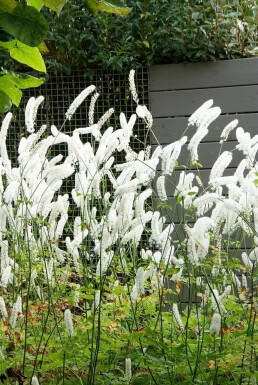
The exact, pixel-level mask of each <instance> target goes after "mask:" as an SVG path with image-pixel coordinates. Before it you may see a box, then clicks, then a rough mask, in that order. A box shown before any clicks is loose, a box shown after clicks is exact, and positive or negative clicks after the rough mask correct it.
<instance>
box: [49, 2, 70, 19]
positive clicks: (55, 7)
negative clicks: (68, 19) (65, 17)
mask: <svg viewBox="0 0 258 385" xmlns="http://www.w3.org/2000/svg"><path fill="white" fill-rule="evenodd" d="M67 1H68V0H45V6H46V7H48V8H50V9H52V11H54V12H56V14H57V16H59V15H60V12H61V11H62V9H63V7H64V6H65V4H66V3H67Z"/></svg>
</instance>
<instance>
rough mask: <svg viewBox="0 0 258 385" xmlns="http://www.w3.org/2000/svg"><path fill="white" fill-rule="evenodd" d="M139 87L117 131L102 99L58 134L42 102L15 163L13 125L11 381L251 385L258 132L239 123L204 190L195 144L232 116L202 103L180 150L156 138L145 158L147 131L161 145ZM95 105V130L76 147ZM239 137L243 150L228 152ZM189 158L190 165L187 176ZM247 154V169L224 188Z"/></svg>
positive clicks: (4, 375)
mask: <svg viewBox="0 0 258 385" xmlns="http://www.w3.org/2000/svg"><path fill="white" fill-rule="evenodd" d="M129 84H130V90H131V93H132V97H133V100H134V101H135V112H136V113H135V114H133V115H132V116H130V117H129V116H127V117H126V116H125V115H124V114H123V112H121V114H120V127H116V128H113V127H108V122H109V118H110V116H111V115H112V114H113V113H114V110H113V109H112V108H111V109H109V110H108V111H107V112H106V113H105V114H104V115H103V116H102V117H101V118H100V119H99V121H97V122H96V121H95V120H94V105H95V103H96V100H97V98H98V93H97V92H96V90H95V87H94V86H90V87H88V88H86V89H85V90H84V91H83V92H82V93H81V94H80V95H79V96H78V97H77V98H76V99H75V100H74V102H73V103H72V104H71V105H70V107H69V108H68V110H67V112H66V115H65V118H64V123H63V125H62V127H58V128H57V127H56V126H54V125H52V126H51V127H47V126H46V125H40V124H39V122H37V119H36V114H37V109H38V108H39V107H40V105H41V103H43V101H44V98H43V97H42V96H40V97H38V98H31V99H30V100H29V102H28V104H27V107H26V111H25V125H26V129H27V136H26V137H22V138H21V140H20V144H19V147H18V149H17V158H16V159H10V158H9V156H8V148H7V145H6V137H7V133H8V129H9V130H10V129H12V126H11V124H12V123H11V122H12V114H11V113H10V112H9V113H7V114H6V116H5V118H4V120H3V123H2V127H1V133H0V170H1V172H0V200H1V206H0V248H1V278H0V290H1V296H0V313H1V321H0V322H1V323H0V348H1V350H0V380H1V381H2V383H4V384H32V385H38V384H42V385H43V384H46V385H54V384H55V385H65V384H67V385H75V384H76V385H77V384H81V385H86V384H87V385H93V384H94V385H102V384H103V385H104V384H105V385H106V384H113V385H122V384H123V385H126V384H127V385H129V384H135V385H136V384H139V385H141V384H142V385H143V384H144V385H145V384H153V385H154V384H155V385H164V384H165V385H168V384H171V385H172V384H173V385H174V384H184V385H188V384H207V385H211V384H213V385H215V384H217V385H221V384H239V385H240V384H249V385H254V384H256V383H257V373H258V368H257V366H258V362H257V346H258V345H257V343H258V340H257V339H258V337H257V264H258V188H257V185H258V167H257V161H256V153H257V150H258V135H255V136H254V137H253V138H251V137H250V134H249V133H248V132H245V131H244V129H243V128H241V127H238V121H237V120H234V121H233V122H231V123H230V124H229V125H227V126H226V127H225V128H224V129H223V130H222V133H221V151H220V153H219V154H218V158H217V160H216V162H215V163H214V165H213V167H212V169H211V172H210V175H209V181H208V183H207V184H204V182H203V181H202V180H201V179H200V173H199V170H200V169H201V168H202V165H201V164H200V163H199V158H198V145H199V143H200V142H201V140H202V139H203V138H204V137H205V136H206V135H207V133H208V129H209V125H210V124H211V123H212V122H213V121H214V120H215V119H216V118H218V116H219V115H220V113H221V110H220V108H219V107H214V106H213V101H212V100H209V101H207V102H205V103H204V104H203V105H202V106H201V107H200V108H199V109H198V110H197V111H196V112H194V113H193V115H192V116H191V117H190V118H189V125H188V127H186V131H185V133H184V134H183V135H182V137H181V138H179V139H178V141H176V142H174V143H171V144H169V145H166V146H164V147H162V146H160V145H158V146H156V148H155V149H151V147H150V146H148V141H147V138H146V143H145V149H144V150H142V151H139V152H138V153H137V152H135V151H134V149H133V148H132V147H131V145H130V143H131V140H132V138H133V137H134V132H133V127H134V124H135V122H136V119H141V120H142V121H144V122H145V124H146V126H147V129H148V130H149V132H151V130H152V125H153V120H152V116H151V113H150V112H149V110H148V109H147V107H146V106H144V105H141V104H140V101H139V99H138V95H137V90H136V87H135V83H134V71H131V72H130V75H129ZM87 97H91V99H90V101H89V112H88V126H87V127H78V128H76V129H75V130H74V131H73V133H72V134H71V135H68V134H66V130H65V125H66V122H67V121H69V120H71V119H73V114H74V113H75V111H76V109H77V108H83V104H84V103H85V101H86V100H87V99H86V98H87ZM9 126H10V127H9ZM106 126H107V127H108V128H106ZM190 126H194V127H195V128H196V130H195V133H194V135H190V136H189V137H188V136H187V135H188V128H189V127H190ZM233 130H235V133H236V138H237V142H238V144H237V145H236V146H235V147H234V148H232V150H231V151H228V150H227V151H225V150H224V149H223V145H224V143H225V142H226V141H227V138H228V135H229V133H231V132H233ZM48 131H49V133H47V132H48ZM50 131H51V132H50ZM231 134H232V133H231ZM134 140H137V138H135V137H134ZM56 148H57V149H59V150H60V151H59V150H58V151H59V152H60V153H58V151H57V150H56ZM183 148H187V151H189V157H188V158H187V159H185V160H184V164H181V163H180V162H179V156H180V153H181V150H182V149H183ZM237 152H240V153H241V154H242V161H241V162H240V164H239V166H238V167H237V169H236V170H235V172H234V173H233V174H232V175H229V176H225V170H226V168H227V167H228V166H229V165H230V163H231V161H232V158H233V156H234V155H235V154H236V153H237ZM65 180H68V181H69V183H66V186H70V187H69V188H68V189H66V190H65V191H64V189H63V187H62V184H63V181H65ZM168 192H169V195H170V196H172V197H173V202H174V204H173V205H171V204H169V202H168V197H167V195H168ZM176 216H177V217H179V218H180V224H179V225H175V224H174V222H175V220H174V218H175V217H176Z"/></svg>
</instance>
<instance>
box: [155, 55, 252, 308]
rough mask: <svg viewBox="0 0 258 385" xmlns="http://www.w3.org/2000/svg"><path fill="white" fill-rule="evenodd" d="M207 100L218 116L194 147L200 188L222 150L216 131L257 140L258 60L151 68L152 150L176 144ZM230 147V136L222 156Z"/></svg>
mask: <svg viewBox="0 0 258 385" xmlns="http://www.w3.org/2000/svg"><path fill="white" fill-rule="evenodd" d="M208 99H213V100H214V106H219V107H220V108H221V110H222V114H221V116H220V117H219V118H218V119H217V120H216V121H215V122H214V123H213V124H211V125H210V128H209V134H208V135H207V136H206V137H205V138H204V141H203V143H202V144H200V146H199V151H198V153H199V160H200V163H201V164H202V165H203V167H202V169H200V171H199V176H200V177H201V179H202V181H203V182H204V184H206V183H207V181H208V178H209V172H210V169H211V167H212V165H213V163H214V161H215V160H216V159H217V157H218V154H219V151H220V148H221V146H220V144H219V137H220V134H221V131H222V129H223V128H224V127H225V126H226V125H227V124H228V123H229V122H230V121H232V120H234V119H238V120H239V126H241V127H243V128H244V130H245V131H249V132H250V134H251V136H253V135H255V134H258V58H251V59H239V60H228V61H219V62H209V63H191V64H189V63H188V64H171V65H158V66H153V67H151V68H150V72H149V103H150V108H151V112H152V114H153V117H154V128H153V132H154V135H155V137H154V136H152V139H151V140H152V145H154V146H155V145H157V140H156V138H157V139H158V142H159V143H160V144H162V145H164V144H168V143H171V142H173V141H175V140H178V139H179V138H180V137H181V136H182V134H183V132H184V130H185V129H186V127H187V120H188V118H189V116H190V115H191V114H192V113H193V112H194V111H195V110H196V109H197V108H198V107H200V106H201V104H203V103H204V102H205V101H206V100H208ZM195 130H196V128H190V129H189V130H188V131H187V133H186V135H187V136H188V138H191V137H192V135H193V133H194V132H195ZM235 144H236V136H235V131H233V132H232V133H231V134H230V136H229V141H228V142H227V143H226V144H224V145H223V151H224V150H230V149H232V148H234V146H235ZM185 147H186V146H185ZM188 158H189V152H188V151H187V150H186V148H185V149H184V150H183V151H182V154H181V156H180V158H179V164H186V162H187V159H188ZM241 159H242V156H241V154H240V152H237V151H235V152H234V156H233V160H232V162H231V164H230V167H229V168H228V170H226V171H225V175H227V174H228V175H232V174H233V172H234V170H235V168H236V167H237V166H238V164H239V161H240V160H241ZM179 173H180V171H176V172H175V175H174V177H175V183H176V180H177V178H178V176H179ZM172 190H173V189H172V188H170V187H169V185H168V186H167V192H168V195H169V196H170V197H169V199H168V203H170V204H172V205H173V206H174V208H173V209H172V211H171V212H170V218H172V220H173V221H174V222H175V223H176V228H177V234H175V233H174V237H175V238H178V237H179V238H183V237H184V235H183V227H182V226H180V225H179V224H178V223H179V222H180V219H181V220H182V209H181V210H180V208H179V210H178V209H175V205H174V204H175V198H174V197H172ZM168 211H169V210H168ZM164 214H165V215H166V213H164ZM235 237H236V238H238V239H239V238H241V235H240V234H236V235H235ZM241 247H243V248H249V247H251V240H250V239H245V241H244V242H243V245H241ZM242 251H243V250H241V249H240V250H232V253H234V255H235V256H238V257H239V256H240V255H241V252H242ZM182 300H183V302H184V301H186V302H187V301H188V294H187V295H186V294H185V291H184V293H183V294H182V296H181V301H182Z"/></svg>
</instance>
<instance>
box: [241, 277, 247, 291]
mask: <svg viewBox="0 0 258 385" xmlns="http://www.w3.org/2000/svg"><path fill="white" fill-rule="evenodd" d="M242 287H244V288H246V290H247V291H248V284H247V279H246V276H245V275H244V274H242Z"/></svg>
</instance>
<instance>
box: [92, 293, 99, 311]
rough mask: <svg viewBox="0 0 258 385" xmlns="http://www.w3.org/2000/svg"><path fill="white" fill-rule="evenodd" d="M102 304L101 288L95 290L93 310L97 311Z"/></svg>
mask: <svg viewBox="0 0 258 385" xmlns="http://www.w3.org/2000/svg"><path fill="white" fill-rule="evenodd" d="M99 306H100V290H97V291H96V292H95V296H94V302H93V304H92V310H94V311H97V310H98V309H99Z"/></svg>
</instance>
